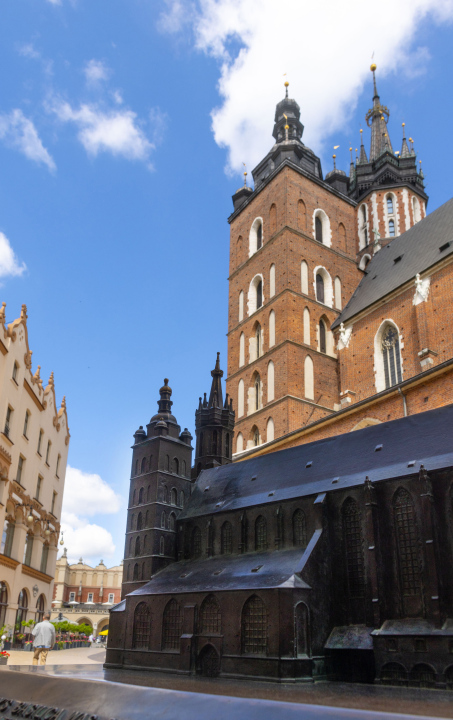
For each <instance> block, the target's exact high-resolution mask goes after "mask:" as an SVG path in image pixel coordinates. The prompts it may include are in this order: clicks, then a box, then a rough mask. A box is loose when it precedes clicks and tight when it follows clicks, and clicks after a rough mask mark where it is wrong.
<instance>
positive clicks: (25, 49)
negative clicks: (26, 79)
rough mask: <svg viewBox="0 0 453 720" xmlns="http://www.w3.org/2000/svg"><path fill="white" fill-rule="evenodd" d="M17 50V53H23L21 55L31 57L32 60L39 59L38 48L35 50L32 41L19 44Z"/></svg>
mask: <svg viewBox="0 0 453 720" xmlns="http://www.w3.org/2000/svg"><path fill="white" fill-rule="evenodd" d="M18 50H19V55H23V57H27V58H31V59H32V60H40V59H41V53H40V52H39V51H38V50H35V48H34V47H33V43H24V44H23V45H19V47H18Z"/></svg>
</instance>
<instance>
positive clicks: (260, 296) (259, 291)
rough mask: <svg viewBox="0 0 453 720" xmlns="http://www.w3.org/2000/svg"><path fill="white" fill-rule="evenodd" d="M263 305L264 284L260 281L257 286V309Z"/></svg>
mask: <svg viewBox="0 0 453 720" xmlns="http://www.w3.org/2000/svg"><path fill="white" fill-rule="evenodd" d="M262 304H263V283H262V281H261V280H260V281H259V282H258V284H257V286H256V309H258V308H260V307H261V305H262Z"/></svg>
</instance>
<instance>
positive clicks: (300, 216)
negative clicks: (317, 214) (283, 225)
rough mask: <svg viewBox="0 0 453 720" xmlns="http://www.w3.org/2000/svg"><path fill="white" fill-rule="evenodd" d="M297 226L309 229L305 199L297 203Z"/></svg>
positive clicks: (300, 228) (301, 228)
mask: <svg viewBox="0 0 453 720" xmlns="http://www.w3.org/2000/svg"><path fill="white" fill-rule="evenodd" d="M297 227H298V228H299V230H306V229H307V211H306V208H305V203H304V201H303V200H299V201H298V203H297Z"/></svg>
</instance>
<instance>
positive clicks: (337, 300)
mask: <svg viewBox="0 0 453 720" xmlns="http://www.w3.org/2000/svg"><path fill="white" fill-rule="evenodd" d="M334 289H335V307H336V309H337V310H341V307H342V302H341V280H340V278H339V277H336V278H335V282H334Z"/></svg>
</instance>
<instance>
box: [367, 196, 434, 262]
mask: <svg viewBox="0 0 453 720" xmlns="http://www.w3.org/2000/svg"><path fill="white" fill-rule="evenodd" d="M387 195H392V196H393V197H394V199H395V208H394V210H395V212H394V215H392V216H391V217H393V218H394V220H395V221H396V222H395V225H396V227H395V237H397V236H398V235H402V233H404V232H406V230H409V229H410V228H411V227H412V226H413V225H415V223H416V222H418V221H419V220H422V219H423V218H424V217H426V206H425V200H424V199H423V198H422V197H421V196H420V195H419V194H418V193H417V192H415V191H414V189H413V188H411V187H409V186H404V185H403V186H401V187H395V186H394V185H391V186H389V187H387V188H385V189H382V190H379V191H377V190H376V189H373V190H372V191H371V192H370V193H369V195H367V196H365V197H364V198H363V199H362V200H361V201H360V202H359V204H358V205H357V214H359V213H360V206H361V205H362V204H363V203H366V205H367V208H368V218H369V222H368V228H369V231H368V239H369V251H371V255H372V254H373V252H372V248H373V245H374V242H375V240H376V235H375V233H374V232H373V230H374V229H376V230H378V232H379V235H380V237H381V238H389V237H390V236H389V232H388V223H387V221H388V219H389V216H388V215H387V207H386V197H387ZM412 197H415V198H416V199H417V200H418V203H419V209H420V217H419V218H418V220H417V218H416V217H415V216H414V208H413V204H412ZM359 220H360V217H359ZM360 249H362V248H361V247H359V245H358V246H357V252H358V251H359V250H360Z"/></svg>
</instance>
